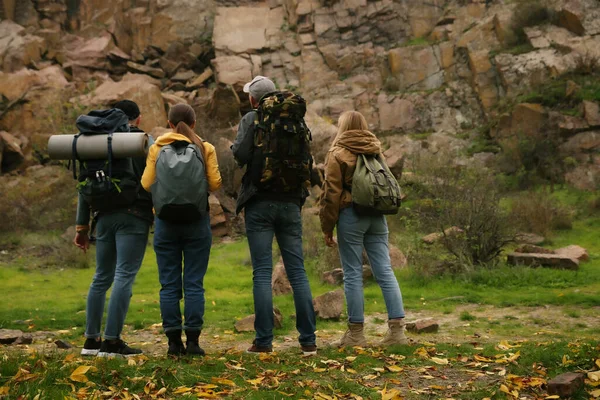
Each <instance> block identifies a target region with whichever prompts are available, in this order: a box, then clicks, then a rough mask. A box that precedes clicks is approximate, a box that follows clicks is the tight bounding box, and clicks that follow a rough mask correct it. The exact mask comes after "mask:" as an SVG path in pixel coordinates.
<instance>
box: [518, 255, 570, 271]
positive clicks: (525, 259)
mask: <svg viewBox="0 0 600 400" xmlns="http://www.w3.org/2000/svg"><path fill="white" fill-rule="evenodd" d="M506 261H507V262H508V263H509V264H512V265H528V266H532V267H539V266H541V267H548V268H556V269H571V270H577V269H579V260H577V259H573V258H571V257H568V256H563V255H559V254H539V253H538V254H536V253H511V254H509V255H508V256H507V260H506Z"/></svg>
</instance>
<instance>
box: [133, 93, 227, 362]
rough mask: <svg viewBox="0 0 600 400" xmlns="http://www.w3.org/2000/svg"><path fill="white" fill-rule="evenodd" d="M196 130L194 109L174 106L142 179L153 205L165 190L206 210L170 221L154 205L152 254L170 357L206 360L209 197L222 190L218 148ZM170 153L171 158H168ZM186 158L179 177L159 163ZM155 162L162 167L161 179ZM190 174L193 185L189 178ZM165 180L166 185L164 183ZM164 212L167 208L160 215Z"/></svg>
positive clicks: (180, 213) (182, 212) (179, 213)
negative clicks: (202, 342) (203, 339)
mask: <svg viewBox="0 0 600 400" xmlns="http://www.w3.org/2000/svg"><path fill="white" fill-rule="evenodd" d="M195 125H196V114H195V112H194V110H193V109H192V107H190V106H189V105H187V104H176V105H175V106H173V107H172V108H171V110H170V111H169V126H170V127H171V128H172V129H173V132H168V133H165V134H164V135H162V136H160V137H159V138H158V139H157V140H156V142H155V143H154V144H153V145H152V146H151V147H150V150H149V153H148V159H147V161H146V170H145V171H144V175H143V176H142V186H143V187H144V189H146V190H147V191H151V192H152V195H153V199H154V200H159V199H158V198H159V197H160V193H161V190H159V189H157V188H159V187H160V185H161V184H162V185H164V186H165V187H167V188H168V191H166V192H167V193H168V194H170V195H172V194H173V192H177V191H181V192H182V193H185V196H182V197H183V198H192V197H194V196H196V195H197V198H199V199H201V201H202V203H203V204H205V205H206V206H204V205H202V206H201V207H195V208H192V212H189V211H188V210H189V207H188V208H184V207H181V208H178V207H179V205H178V204H175V205H173V210H174V211H173V212H171V213H170V214H165V215H168V218H167V217H166V216H163V213H162V212H161V210H159V208H158V206H157V203H160V201H155V202H154V206H155V212H156V213H157V215H156V218H155V228H154V252H155V253H156V262H157V264H158V275H159V280H160V284H161V289H160V311H161V315H162V319H163V329H164V331H165V334H166V335H167V337H168V338H169V350H168V352H167V354H169V355H183V354H189V355H204V350H203V349H202V348H201V347H200V345H199V341H198V340H199V336H200V332H201V331H202V326H203V323H204V304H205V299H204V275H205V274H206V270H207V267H208V259H209V255H210V247H211V244H212V232H211V229H210V216H209V213H208V200H207V199H208V192H209V191H210V192H214V191H216V190H218V189H219V188H220V187H221V174H220V173H219V164H218V162H217V156H216V153H215V148H214V146H213V145H211V144H210V143H208V142H205V141H203V140H202V139H200V137H198V135H196V133H195V132H194V130H193V129H194V126H195ZM167 146H168V147H167ZM181 146H183V148H184V149H185V150H184V151H183V152H182V151H181V150H177V148H179V149H181V148H182V147H181ZM163 150H164V151H163ZM167 150H169V151H171V153H170V154H169V153H168V152H166V151H167ZM188 150H189V151H188ZM197 151H199V152H200V153H201V160H202V161H203V163H201V164H197V163H198V160H197V159H195V158H196V157H197V158H200V157H199V156H200V154H196V152H197ZM186 152H187V154H188V157H187V158H186V157H185V155H186ZM182 154H183V157H184V158H183V159H185V160H186V162H187V163H186V162H182V163H180V164H179V168H180V169H179V170H177V174H175V175H169V174H168V173H166V172H164V171H168V170H169V168H170V167H172V166H173V164H174V163H168V162H164V161H161V157H166V158H165V159H168V160H169V161H171V160H178V159H177V157H179V156H181V155H182ZM190 154H191V156H189V155H190ZM169 157H173V158H172V159H170V158H169ZM157 162H158V163H159V165H160V167H159V168H158V173H157ZM198 165H203V169H202V167H200V168H198ZM181 166H183V169H181ZM198 171H200V172H198ZM188 172H189V173H190V174H191V175H190V179H187V177H186V176H185V174H186V173H188ZM161 174H164V175H161ZM194 174H195V175H194ZM198 174H205V176H200V179H199V180H198ZM182 175H183V178H182ZM194 178H196V179H194ZM161 179H162V180H164V181H162V182H161ZM177 179H183V180H182V181H178V180H177ZM194 182H199V183H194ZM163 193H164V191H163ZM175 195H177V193H175ZM168 206H171V205H170V204H169V205H168ZM186 206H189V205H186ZM165 208H166V206H165V207H163V208H162V209H165ZM202 208H204V209H202ZM182 264H183V265H182ZM182 297H183V298H184V319H183V321H182V318H181V308H180V301H181V299H182ZM182 322H183V323H182ZM183 330H185V334H186V339H187V340H186V346H184V344H183V341H182V339H181V336H182V331H183Z"/></svg>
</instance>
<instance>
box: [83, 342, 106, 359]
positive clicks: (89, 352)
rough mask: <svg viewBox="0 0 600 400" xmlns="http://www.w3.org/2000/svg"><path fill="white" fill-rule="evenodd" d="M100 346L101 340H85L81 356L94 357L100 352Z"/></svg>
mask: <svg viewBox="0 0 600 400" xmlns="http://www.w3.org/2000/svg"><path fill="white" fill-rule="evenodd" d="M98 339H100V338H98ZM100 346H102V339H100V340H96V338H87V339H85V343H84V344H83V349H81V355H82V356H95V355H97V354H98V352H99V351H100Z"/></svg>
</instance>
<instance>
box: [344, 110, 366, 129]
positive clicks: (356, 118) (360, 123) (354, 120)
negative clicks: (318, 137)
mask: <svg viewBox="0 0 600 400" xmlns="http://www.w3.org/2000/svg"><path fill="white" fill-rule="evenodd" d="M366 130H369V124H368V123H367V120H366V119H365V117H364V116H363V115H362V114H361V113H359V112H358V111H346V112H344V113H342V115H340V118H339V119H338V135H339V134H340V133H342V132H346V131H366Z"/></svg>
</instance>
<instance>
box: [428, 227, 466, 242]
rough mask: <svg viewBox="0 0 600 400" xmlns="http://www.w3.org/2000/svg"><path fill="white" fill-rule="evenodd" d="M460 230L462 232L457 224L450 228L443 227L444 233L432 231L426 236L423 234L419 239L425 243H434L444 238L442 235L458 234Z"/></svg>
mask: <svg viewBox="0 0 600 400" xmlns="http://www.w3.org/2000/svg"><path fill="white" fill-rule="evenodd" d="M462 232H463V230H462V229H460V228H459V227H457V226H453V227H451V228H447V229H445V230H444V233H442V232H434V233H430V234H429V235H427V236H423V237H422V238H421V240H422V241H423V242H425V243H427V244H434V243H437V242H439V241H441V240H442V239H443V238H444V236H455V235H458V234H460V233H462Z"/></svg>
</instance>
